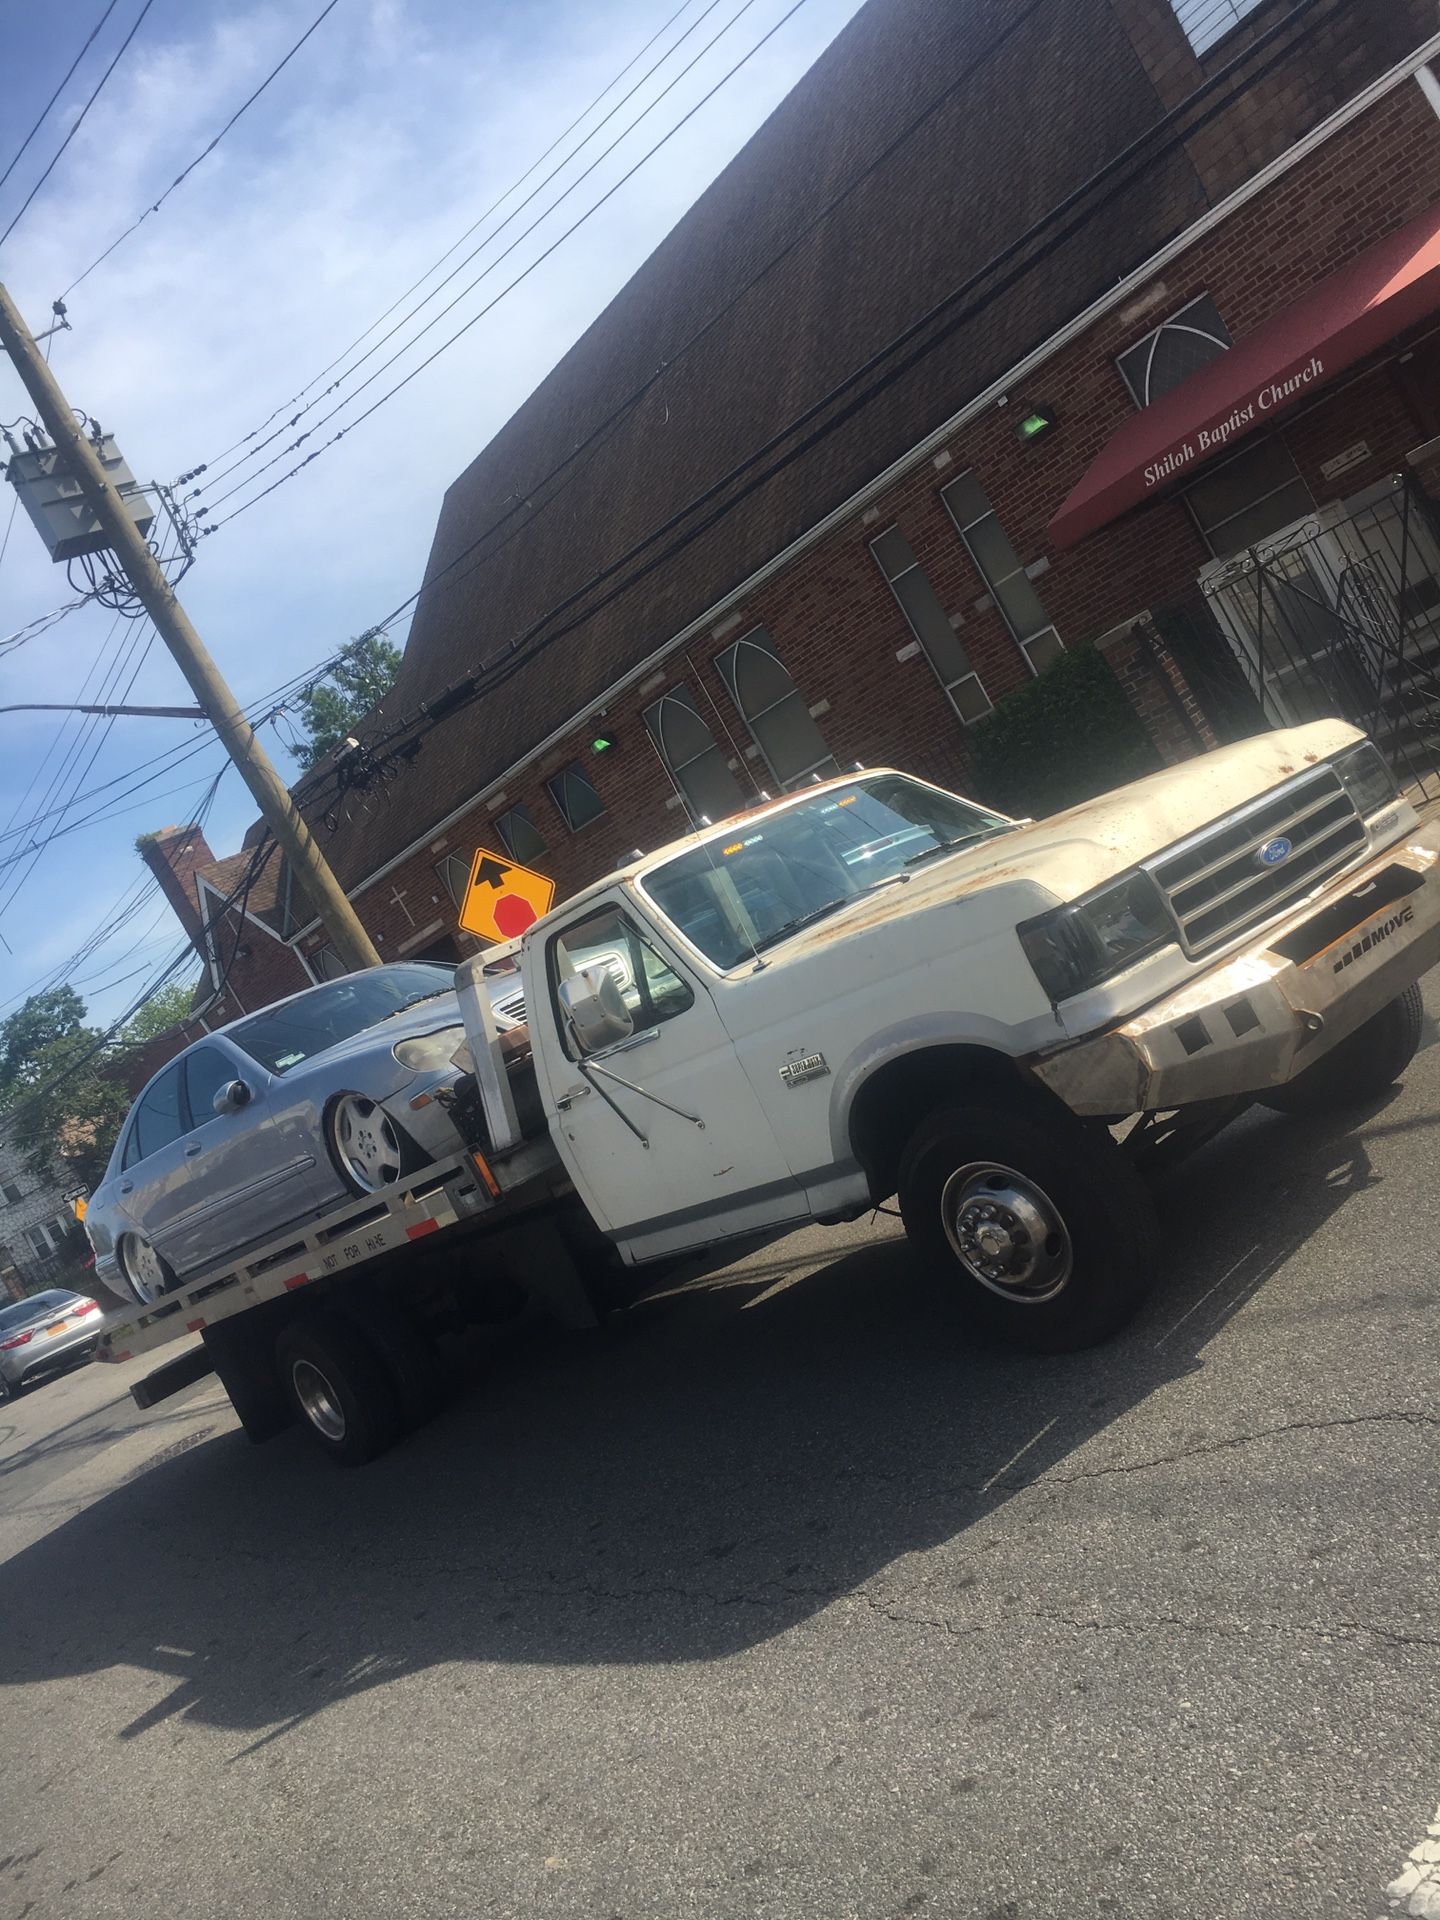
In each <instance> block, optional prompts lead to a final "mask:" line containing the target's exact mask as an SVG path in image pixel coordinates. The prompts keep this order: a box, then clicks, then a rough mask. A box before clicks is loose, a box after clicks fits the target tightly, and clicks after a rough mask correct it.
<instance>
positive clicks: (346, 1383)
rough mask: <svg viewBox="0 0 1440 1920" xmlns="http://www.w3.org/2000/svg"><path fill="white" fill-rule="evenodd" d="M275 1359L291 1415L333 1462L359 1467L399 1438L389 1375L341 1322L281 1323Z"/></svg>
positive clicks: (369, 1348) (397, 1407)
mask: <svg viewBox="0 0 1440 1920" xmlns="http://www.w3.org/2000/svg"><path fill="white" fill-rule="evenodd" d="M275 1358H276V1361H277V1363H278V1365H279V1368H280V1381H281V1386H282V1388H283V1390H284V1393H285V1397H286V1399H287V1400H288V1401H289V1403H290V1405H291V1408H292V1409H293V1411H294V1413H295V1416H296V1418H297V1419H298V1420H299V1422H300V1424H301V1426H302V1428H303V1429H304V1430H305V1432H306V1433H307V1434H308V1435H309V1437H310V1439H311V1440H312V1441H314V1443H315V1444H316V1446H318V1447H319V1448H320V1450H321V1452H322V1453H324V1454H327V1455H328V1456H329V1458H330V1459H332V1460H333V1461H335V1462H336V1464H337V1465H338V1466H342V1467H359V1466H363V1465H364V1464H365V1462H366V1461H367V1460H373V1459H374V1458H375V1456H376V1455H377V1454H380V1453H384V1451H385V1450H386V1448H387V1447H390V1446H393V1445H394V1443H395V1441H396V1440H398V1439H399V1437H400V1431H401V1427H402V1425H403V1420H402V1415H401V1406H400V1395H399V1393H398V1391H397V1390H396V1385H395V1381H394V1378H393V1377H392V1375H391V1374H390V1372H389V1371H388V1369H387V1368H386V1366H385V1363H384V1362H383V1360H382V1359H381V1358H380V1356H379V1354H378V1353H377V1352H376V1351H375V1349H374V1348H373V1347H372V1346H371V1345H370V1343H369V1341H368V1340H366V1339H365V1337H364V1335H363V1334H361V1333H358V1332H357V1331H356V1330H355V1328H353V1327H351V1326H348V1325H347V1324H346V1323H345V1322H344V1321H343V1320H340V1319H338V1318H329V1317H327V1318H326V1319H325V1320H323V1321H316V1322H314V1323H309V1324H307V1323H305V1322H303V1321H302V1322H299V1323H297V1324H296V1325H294V1326H290V1327H286V1328H285V1329H284V1330H283V1332H282V1333H281V1334H280V1337H279V1339H278V1340H277V1341H276V1343H275Z"/></svg>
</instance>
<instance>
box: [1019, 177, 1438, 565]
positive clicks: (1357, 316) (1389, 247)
mask: <svg viewBox="0 0 1440 1920" xmlns="http://www.w3.org/2000/svg"><path fill="white" fill-rule="evenodd" d="M1437 311H1440V207H1432V208H1431V210H1430V211H1429V212H1428V213H1423V214H1421V215H1420V217H1419V219H1418V220H1412V221H1410V223H1409V225H1408V226H1404V227H1401V229H1400V230H1399V232H1398V233H1392V234H1391V235H1390V236H1389V237H1388V238H1387V239H1385V240H1379V241H1377V242H1376V243H1375V245H1374V246H1373V247H1369V248H1367V250H1366V251H1365V252H1364V253H1362V254H1361V255H1360V256H1359V258H1358V259H1356V260H1352V261H1351V262H1350V264H1349V266H1348V267H1342V268H1341V269H1340V271H1339V272H1338V273H1332V274H1331V275H1330V277H1329V278H1328V279H1327V280H1322V281H1321V282H1320V283H1319V285H1318V286H1315V287H1312V288H1311V289H1310V291H1309V292H1308V293H1306V294H1303V295H1302V296H1301V298H1300V299H1298V300H1292V301H1291V303H1290V305H1289V306H1288V307H1282V308H1281V309H1280V311H1279V312H1278V313H1273V314H1271V316H1270V318H1269V319H1268V320H1267V321H1266V322H1265V324H1264V325H1263V326H1261V327H1257V328H1256V330H1255V331H1254V333H1252V334H1250V335H1248V337H1247V338H1245V339H1244V340H1241V341H1239V342H1238V343H1237V344H1236V345H1235V346H1233V347H1232V348H1231V349H1230V350H1229V352H1228V353H1222V354H1221V355H1220V356H1219V358H1218V359H1215V360H1211V361H1210V362H1209V363H1208V364H1207V365H1205V366H1203V367H1201V368H1200V370H1199V372H1198V373H1192V374H1191V376H1190V378H1189V379H1188V380H1185V381H1182V382H1181V384H1180V385H1179V386H1178V387H1174V388H1172V389H1171V391H1170V392H1169V393H1167V394H1164V395H1162V396H1161V398H1160V399H1159V400H1157V401H1155V403H1154V404H1153V405H1152V406H1148V407H1146V408H1145V410H1144V412H1143V413H1137V414H1136V415H1135V417H1134V419H1132V420H1127V421H1126V422H1125V424H1124V426H1123V427H1121V428H1120V430H1119V432H1118V433H1116V434H1114V435H1113V436H1112V438H1111V439H1110V441H1109V443H1108V445H1107V446H1106V447H1105V448H1104V450H1103V451H1102V452H1101V453H1099V454H1098V455H1097V456H1096V458H1095V459H1094V460H1093V461H1092V462H1091V464H1090V467H1089V469H1088V470H1087V472H1086V474H1085V476H1084V478H1083V479H1082V480H1081V482H1080V484H1079V485H1078V486H1077V487H1076V488H1075V490H1074V491H1073V492H1072V493H1071V495H1070V497H1069V499H1068V500H1066V502H1065V504H1064V505H1063V506H1062V507H1061V509H1060V511H1059V512H1058V513H1057V514H1056V515H1055V517H1054V519H1053V520H1052V521H1051V522H1050V538H1051V539H1052V540H1053V541H1054V543H1055V545H1056V546H1057V547H1069V546H1073V545H1074V544H1075V542H1076V541H1077V540H1082V539H1084V537H1085V535H1086V534H1087V533H1094V532H1095V530H1096V528H1097V527H1103V526H1107V525H1108V524H1109V523H1110V521H1112V520H1114V519H1116V518H1118V516H1119V515H1120V514H1122V513H1125V512H1127V511H1128V510H1129V509H1130V508H1131V507H1134V506H1138V505H1139V504H1140V502H1141V501H1142V500H1150V499H1153V498H1154V497H1155V496H1156V495H1157V494H1160V493H1163V492H1164V491H1165V489H1166V488H1167V487H1169V486H1172V485H1174V484H1175V483H1176V482H1178V481H1181V480H1184V479H1186V478H1187V477H1188V476H1189V475H1190V474H1192V473H1194V472H1196V471H1197V470H1198V469H1199V468H1200V467H1201V466H1202V465H1203V464H1204V463H1205V462H1206V461H1207V460H1210V459H1213V458H1214V457H1215V455H1217V454H1219V453H1223V452H1224V451H1225V450H1226V448H1228V447H1233V446H1234V445H1235V443H1236V442H1237V441H1239V440H1242V439H1243V438H1244V437H1245V435H1246V434H1249V433H1254V432H1255V431H1256V430H1257V428H1260V427H1265V426H1268V425H1269V424H1270V422H1271V421H1273V420H1275V419H1277V418H1278V417H1279V416H1280V415H1281V414H1283V413H1284V412H1285V411H1286V410H1287V409H1288V408H1290V407H1293V406H1296V405H1297V404H1298V403H1299V402H1300V401H1302V400H1304V399H1306V398H1307V397H1308V396H1309V395H1311V394H1313V393H1314V392H1315V390H1316V388H1317V387H1320V386H1323V385H1324V384H1325V382H1326V381H1328V380H1331V379H1333V378H1334V377H1335V375H1336V374H1338V373H1341V372H1343V370H1344V369H1345V368H1346V367H1351V366H1354V364H1355V363H1356V361H1357V360H1363V359H1364V358H1365V356H1366V354H1368V353H1373V352H1374V351H1375V350H1376V348H1377V347H1382V346H1384V344H1385V342H1386V341H1387V340H1393V339H1394V338H1395V337H1396V335H1397V334H1400V333H1403V332H1404V331H1405V329H1406V328H1407V327H1411V326H1414V325H1415V323H1416V322H1417V321H1420V320H1423V319H1425V318H1427V317H1428V316H1429V315H1430V314H1433V313H1435V312H1437Z"/></svg>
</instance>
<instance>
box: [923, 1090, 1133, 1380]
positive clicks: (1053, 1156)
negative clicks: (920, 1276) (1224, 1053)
mask: <svg viewBox="0 0 1440 1920" xmlns="http://www.w3.org/2000/svg"><path fill="white" fill-rule="evenodd" d="M899 1192H900V1212H901V1215H902V1217H903V1219H904V1222H905V1232H906V1234H907V1236H908V1237H909V1240H910V1243H911V1246H912V1247H913V1248H914V1250H915V1252H916V1254H917V1256H918V1258H919V1260H920V1263H921V1267H922V1271H923V1273H924V1276H925V1279H926V1281H927V1283H928V1285H929V1287H930V1288H931V1290H932V1292H933V1293H934V1295H935V1298H936V1300H937V1302H938V1304H939V1305H940V1306H941V1308H942V1309H943V1310H944V1311H945V1312H946V1313H947V1314H948V1315H949V1316H950V1317H951V1318H953V1319H955V1320H957V1321H960V1322H961V1323H962V1324H964V1325H966V1326H969V1327H972V1328H976V1329H978V1330H979V1331H981V1332H983V1333H986V1334H989V1335H992V1336H995V1337H998V1338H1000V1339H1002V1340H1004V1341H1006V1342H1007V1343H1009V1344H1011V1345H1014V1346H1021V1347H1029V1348H1032V1349H1034V1350H1035V1351H1038V1352H1045V1353H1062V1352H1067V1351H1071V1350H1073V1349H1076V1348H1079V1347H1088V1346H1093V1345H1094V1344H1095V1343H1096V1342H1097V1341H1100V1340H1104V1339H1105V1338H1107V1337H1108V1336H1109V1335H1110V1334H1112V1333H1114V1332H1115V1331H1116V1329H1117V1328H1119V1327H1121V1326H1122V1325H1123V1324H1124V1323H1125V1321H1126V1320H1128V1319H1129V1317H1130V1315H1131V1314H1132V1313H1133V1312H1134V1311H1135V1309H1136V1307H1137V1306H1138V1305H1139V1304H1140V1301H1141V1299H1142V1298H1143V1297H1144V1294H1145V1291H1146V1289H1147V1287H1148V1285H1149V1282H1150V1278H1151V1275H1152V1272H1153V1268H1154V1252H1155V1245H1156V1239H1157V1225H1156V1219H1155V1210H1154V1205H1153V1202H1152V1201H1151V1198H1150V1195H1149V1193H1148V1192H1147V1190H1146V1188H1145V1186H1144V1185H1143V1183H1142V1182H1141V1180H1140V1177H1139V1175H1138V1174H1137V1173H1136V1172H1135V1170H1134V1168H1133V1167H1132V1166H1131V1164H1130V1162H1129V1160H1128V1159H1127V1158H1126V1157H1125V1155H1124V1154H1123V1153H1122V1152H1121V1150H1120V1148H1119V1147H1117V1146H1116V1144H1115V1142H1114V1141H1113V1140H1112V1139H1111V1138H1110V1136H1109V1134H1108V1133H1105V1132H1102V1131H1100V1130H1098V1129H1096V1130H1093V1131H1092V1130H1091V1129H1090V1128H1088V1127H1086V1126H1085V1125H1083V1124H1082V1123H1081V1122H1080V1121H1079V1120H1077V1119H1076V1118H1075V1117H1074V1116H1073V1115H1071V1114H1069V1113H1067V1112H1065V1111H1064V1110H1063V1109H1058V1108H1057V1109H1052V1108H1050V1107H1048V1106H1046V1105H1043V1104H1042V1103H1040V1102H1038V1101H1037V1102H1035V1103H1033V1104H1026V1105H1024V1106H1019V1105H1017V1106H1015V1107H1000V1108H995V1107H950V1108H946V1109H944V1110H943V1111H941V1112H938V1113H934V1114H931V1115H930V1117H929V1118H928V1119H926V1120H925V1121H923V1122H922V1123H921V1125H920V1126H919V1128H918V1129H917V1130H916V1132H915V1133H914V1135H913V1136H912V1138H911V1140H910V1143H909V1145H908V1146H907V1147H906V1149H905V1153H904V1155H903V1157H902V1159H901V1163H900V1175H899Z"/></svg>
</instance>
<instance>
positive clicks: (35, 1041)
mask: <svg viewBox="0 0 1440 1920" xmlns="http://www.w3.org/2000/svg"><path fill="white" fill-rule="evenodd" d="M114 1068H115V1060H114V1052H113V1048H112V1047H111V1046H110V1045H109V1044H108V1043H107V1042H105V1040H104V1038H103V1036H102V1035H101V1034H100V1033H99V1032H98V1031H97V1030H96V1029H95V1028H94V1027H90V1026H87V1025H86V1023H85V1002H84V1001H83V1000H82V999H81V998H80V996H79V994H78V993H76V992H75V990H74V988H73V987H53V988H51V989H50V991H49V992H47V993H39V994H32V995H31V997H30V998H29V999H28V1000H27V1001H26V1002H25V1004H24V1006H22V1007H20V1008H19V1009H18V1010H17V1011H16V1012H15V1013H12V1014H11V1015H10V1017H9V1019H8V1020H5V1021H3V1022H0V1125H3V1126H4V1127H5V1130H6V1131H7V1133H8V1134H9V1135H10V1137H11V1139H12V1140H13V1141H14V1143H15V1144H16V1145H17V1146H18V1147H19V1148H20V1150H21V1152H22V1153H23V1154H24V1155H25V1158H26V1160H27V1162H28V1163H29V1165H30V1167H31V1169H32V1171H33V1172H35V1173H36V1174H38V1175H40V1176H42V1177H44V1176H45V1175H47V1174H49V1173H50V1172H51V1171H52V1169H53V1168H54V1167H55V1165H56V1164H57V1162H58V1163H59V1165H60V1166H61V1167H63V1168H64V1170H65V1171H66V1173H68V1174H70V1175H72V1176H73V1177H74V1178H75V1179H76V1180H80V1181H84V1182H85V1183H86V1184H87V1185H90V1186H93V1185H94V1183H95V1182H96V1180H98V1179H99V1177H100V1175H101V1174H102V1173H103V1172H104V1170H105V1162H106V1161H107V1160H108V1159H109V1157H110V1148H111V1146H112V1145H113V1144H114V1140H115V1135H116V1132H117V1131H118V1129H119V1126H120V1122H121V1120H123V1119H124V1117H125V1112H126V1109H127V1108H128V1107H129V1105H130V1097H129V1095H128V1094H127V1093H126V1091H125V1084H124V1082H123V1080H121V1079H120V1078H119V1076H118V1075H117V1074H116V1072H115V1070H114Z"/></svg>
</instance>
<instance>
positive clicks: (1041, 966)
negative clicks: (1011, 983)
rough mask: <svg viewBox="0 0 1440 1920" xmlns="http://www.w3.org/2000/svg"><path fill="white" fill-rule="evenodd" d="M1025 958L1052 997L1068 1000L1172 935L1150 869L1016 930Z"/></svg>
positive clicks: (1121, 879) (1041, 915)
mask: <svg viewBox="0 0 1440 1920" xmlns="http://www.w3.org/2000/svg"><path fill="white" fill-rule="evenodd" d="M1017 932H1018V933H1019V935H1020V944H1021V946H1022V947H1023V948H1024V949H1025V957H1026V959H1027V960H1028V961H1029V962H1030V964H1031V966H1032V967H1033V968H1034V969H1035V977H1036V978H1037V979H1038V980H1039V982H1040V984H1041V986H1042V987H1043V988H1044V989H1045V991H1046V993H1048V994H1049V996H1050V998H1051V1000H1052V1001H1060V1000H1068V999H1070V998H1071V997H1072V995H1074V994H1077V993H1083V992H1084V991H1085V989H1086V988H1087V987H1093V986H1097V985H1098V984H1099V983H1100V981H1102V980H1108V979H1109V978H1110V976H1111V974H1113V973H1119V972H1120V970H1121V969H1122V968H1123V967H1128V966H1129V965H1130V963H1131V962H1132V961H1133V960H1139V959H1141V958H1142V957H1143V956H1144V955H1145V954H1147V953H1154V952H1155V950H1156V949H1157V948H1159V947H1163V946H1168V945H1169V944H1170V943H1171V942H1172V941H1173V940H1174V939H1175V937H1176V935H1175V927H1174V923H1173V922H1172V921H1171V919H1170V916H1169V914H1168V913H1167V912H1166V910H1165V902H1164V900H1163V899H1162V898H1161V895H1160V890H1159V888H1158V887H1157V886H1156V885H1155V882H1154V881H1153V880H1152V879H1151V878H1150V876H1149V874H1148V873H1127V874H1124V875H1123V876H1122V877H1121V878H1120V879H1119V880H1114V881H1112V882H1111V883H1110V885H1109V886H1107V887H1102V888H1101V889H1100V891H1099V892H1098V893H1092V894H1091V895H1090V896H1089V898H1088V899H1085V900H1079V901H1076V902H1075V904H1074V905H1073V906H1068V907H1055V908H1054V909H1052V911H1051V912H1049V913H1041V914H1037V915H1036V917H1035V918H1034V919H1033V920H1025V921H1022V922H1021V924H1020V926H1019V927H1018V928H1017Z"/></svg>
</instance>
